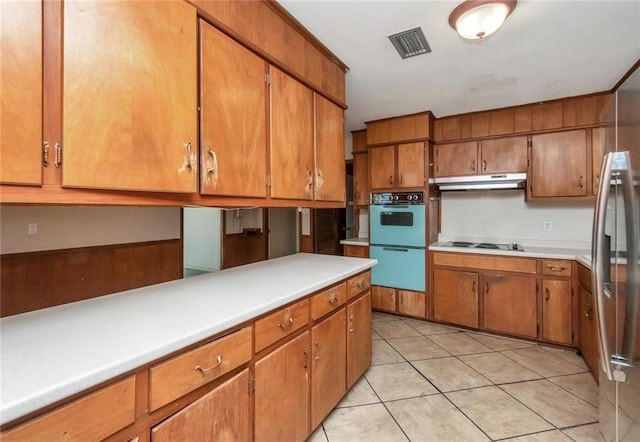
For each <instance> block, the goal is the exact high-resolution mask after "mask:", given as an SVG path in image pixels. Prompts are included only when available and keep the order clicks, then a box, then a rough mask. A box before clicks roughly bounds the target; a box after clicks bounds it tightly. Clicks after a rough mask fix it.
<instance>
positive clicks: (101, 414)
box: [2, 376, 136, 442]
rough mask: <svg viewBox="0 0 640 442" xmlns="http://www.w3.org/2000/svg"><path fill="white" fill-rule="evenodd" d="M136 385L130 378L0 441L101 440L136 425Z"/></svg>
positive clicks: (73, 403)
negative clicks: (133, 424) (134, 423)
mask: <svg viewBox="0 0 640 442" xmlns="http://www.w3.org/2000/svg"><path fill="white" fill-rule="evenodd" d="M135 385H136V382H135V378H134V377H133V376H131V377H129V378H127V379H124V380H122V381H120V382H117V383H115V384H113V385H110V386H108V387H105V388H103V389H101V390H98V391H96V392H94V393H90V394H88V395H86V396H83V397H81V398H80V399H78V400H76V401H73V402H72V403H70V404H69V405H65V406H63V407H62V408H59V409H57V410H54V411H52V412H50V413H47V414H45V415H44V416H42V417H39V418H36V419H34V420H32V421H30V422H27V423H26V424H24V425H21V426H19V427H17V428H14V429H12V430H9V431H7V432H6V433H2V440H3V442H4V441H7V442H13V441H27V440H43V441H44V440H65V441H86V440H102V439H104V438H106V437H108V436H110V435H111V434H113V433H115V432H116V431H118V430H120V429H122V428H124V427H126V426H127V425H129V424H132V423H133V422H134V421H135V417H136V416H135V399H136V398H135V393H136V388H135Z"/></svg>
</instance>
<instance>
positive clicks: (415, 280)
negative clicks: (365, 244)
mask: <svg viewBox="0 0 640 442" xmlns="http://www.w3.org/2000/svg"><path fill="white" fill-rule="evenodd" d="M369 256H370V257H371V258H373V259H377V260H378V264H377V265H375V266H373V268H372V269H371V284H373V285H381V286H384V287H394V288H398V289H405V290H414V291H416V292H424V291H425V272H426V269H425V249H424V248H415V247H402V246H380V245H371V246H370V247H369Z"/></svg>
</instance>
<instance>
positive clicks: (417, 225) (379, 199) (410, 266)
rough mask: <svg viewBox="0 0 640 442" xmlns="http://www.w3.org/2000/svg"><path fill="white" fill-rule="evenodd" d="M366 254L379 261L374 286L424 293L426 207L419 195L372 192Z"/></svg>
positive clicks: (374, 269) (412, 193)
mask: <svg viewBox="0 0 640 442" xmlns="http://www.w3.org/2000/svg"><path fill="white" fill-rule="evenodd" d="M372 202H373V204H372V205H371V206H370V213H369V220H370V224H371V225H370V234H369V242H370V248H369V254H370V257H371V258H373V259H377V260H378V265H376V266H375V267H374V268H373V269H372V274H371V283H372V284H373V285H378V286H384V287H393V288H399V289H406V290H415V291H420V292H423V291H425V288H426V284H425V244H426V240H425V231H426V229H425V206H424V194H423V193H422V192H398V193H391V192H388V193H374V194H373V195H372Z"/></svg>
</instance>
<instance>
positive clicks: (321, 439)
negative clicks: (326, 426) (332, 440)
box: [307, 425, 329, 442]
mask: <svg viewBox="0 0 640 442" xmlns="http://www.w3.org/2000/svg"><path fill="white" fill-rule="evenodd" d="M307 442H329V440H328V439H327V435H326V434H324V430H323V429H322V425H320V426H319V427H318V429H317V430H316V431H314V432H313V433H312V434H311V436H309V438H308V439H307Z"/></svg>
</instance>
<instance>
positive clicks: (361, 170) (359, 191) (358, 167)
mask: <svg viewBox="0 0 640 442" xmlns="http://www.w3.org/2000/svg"><path fill="white" fill-rule="evenodd" d="M351 136H352V140H353V145H352V146H353V203H354V204H355V205H356V206H366V205H367V204H369V152H368V151H367V131H366V130H356V131H352V132H351Z"/></svg>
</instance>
